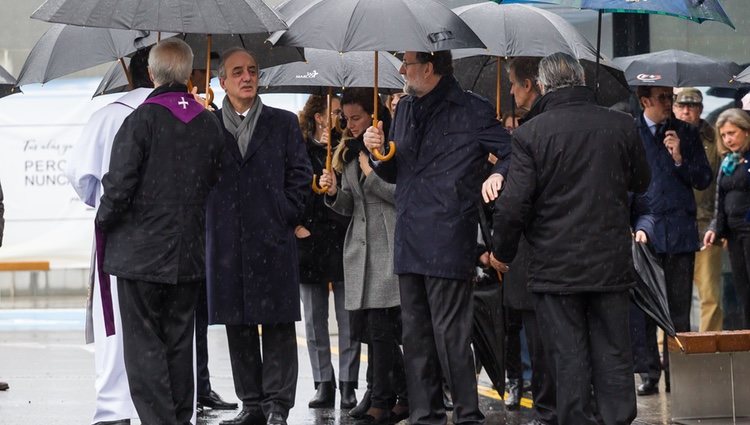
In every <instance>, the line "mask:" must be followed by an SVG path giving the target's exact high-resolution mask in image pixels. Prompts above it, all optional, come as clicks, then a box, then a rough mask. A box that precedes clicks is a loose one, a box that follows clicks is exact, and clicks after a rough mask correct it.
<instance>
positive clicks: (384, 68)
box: [258, 49, 404, 94]
mask: <svg viewBox="0 0 750 425" xmlns="http://www.w3.org/2000/svg"><path fill="white" fill-rule="evenodd" d="M378 56H379V60H378V87H379V88H380V89H385V90H401V89H403V87H404V79H403V78H402V77H401V74H399V68H401V61H399V60H398V59H397V58H396V57H395V56H393V55H392V54H390V53H386V52H379V53H378ZM305 57H306V58H307V61H306V62H293V63H288V64H286V65H279V66H274V67H271V68H264V69H262V70H261V73H260V81H259V82H258V86H259V87H260V88H261V89H262V90H263V91H265V92H284V93H315V94H324V92H325V90H324V89H325V88H327V87H334V88H342V89H343V88H347V87H373V72H372V70H373V68H374V67H375V58H374V56H373V54H372V53H369V52H349V53H337V52H334V51H331V50H320V49H305Z"/></svg>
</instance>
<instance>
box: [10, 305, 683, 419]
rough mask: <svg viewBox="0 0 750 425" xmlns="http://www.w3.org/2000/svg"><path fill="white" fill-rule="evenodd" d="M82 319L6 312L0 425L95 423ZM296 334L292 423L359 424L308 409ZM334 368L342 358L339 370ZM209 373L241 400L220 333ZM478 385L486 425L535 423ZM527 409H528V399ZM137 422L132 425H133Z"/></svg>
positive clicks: (661, 414)
mask: <svg viewBox="0 0 750 425" xmlns="http://www.w3.org/2000/svg"><path fill="white" fill-rule="evenodd" d="M82 312H83V310H81V309H45V310H31V309H29V310H0V381H6V382H8V383H9V384H10V390H8V391H0V425H42V424H43V425H58V424H59V425H74V424H75V425H86V424H90V423H91V416H92V414H93V409H94V354H93V345H86V344H84V341H83V331H82V329H83V317H82V314H83V313H82ZM297 335H298V342H299V344H298V345H299V361H300V363H299V381H298V387H297V400H296V405H295V407H294V408H293V409H292V411H291V412H290V416H289V424H290V425H292V424H321V425H323V424H340V425H347V424H353V423H354V421H353V420H352V419H351V418H349V417H348V415H347V414H346V412H345V411H342V410H339V409H309V408H308V407H307V401H308V400H309V399H310V398H311V397H312V395H313V393H314V388H313V378H312V371H311V369H310V362H309V359H308V355H307V349H306V348H305V346H304V344H305V340H304V328H303V326H302V323H298V326H297ZM334 341H335V339H334ZM364 351H366V350H363V352H364ZM334 354H335V350H334ZM363 360H364V359H363ZM335 361H336V356H334V367H335V368H336V369H337V365H336V364H335ZM365 368H366V364H365V362H364V361H363V363H362V367H361V370H360V389H359V390H357V395H358V396H361V395H362V394H363V393H364V387H365V382H364V374H365ZM209 369H210V372H211V384H212V386H213V389H214V390H215V391H216V392H218V393H219V394H220V395H221V396H222V397H223V398H225V399H226V400H234V401H236V400H237V398H236V396H235V395H234V389H233V384H232V376H231V370H230V366H229V354H228V352H227V343H226V336H225V333H224V329H223V327H220V326H215V327H211V329H210V330H209ZM479 382H480V388H479V392H480V395H481V397H480V401H481V407H482V410H483V411H484V413H485V414H486V416H487V424H488V425H501V424H505V425H518V424H523V423H525V422H526V421H528V420H529V419H530V411H529V410H528V409H527V408H522V409H521V410H520V411H516V412H506V411H505V409H504V407H503V404H502V401H501V400H500V399H499V397H498V396H497V394H496V393H495V392H494V391H493V390H491V389H490V388H489V387H490V383H489V379H488V378H487V377H486V375H484V374H482V375H480V380H479ZM337 403H338V400H337ZM524 404H526V405H528V400H525V403H524ZM337 406H338V404H337ZM236 413H237V412H234V411H210V410H207V411H206V412H205V413H204V414H203V415H202V416H200V417H199V422H198V423H199V424H201V425H203V424H205V425H208V424H212V425H213V424H218V423H219V422H220V421H221V420H223V419H228V418H231V417H233V416H234V415H235V414H236ZM668 418H669V397H668V395H666V394H664V392H663V388H662V392H661V393H660V394H659V395H655V396H650V397H639V398H638V419H637V420H636V422H635V423H636V424H649V425H656V424H668V423H669V420H668ZM138 423H139V422H138V421H133V425H136V424H138ZM405 423H406V421H404V422H403V423H402V424H405Z"/></svg>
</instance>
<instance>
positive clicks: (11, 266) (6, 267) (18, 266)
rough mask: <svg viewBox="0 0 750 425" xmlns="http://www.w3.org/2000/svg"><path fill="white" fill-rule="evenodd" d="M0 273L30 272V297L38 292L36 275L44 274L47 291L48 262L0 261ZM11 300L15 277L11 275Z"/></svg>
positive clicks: (13, 293) (14, 291) (14, 287)
mask: <svg viewBox="0 0 750 425" xmlns="http://www.w3.org/2000/svg"><path fill="white" fill-rule="evenodd" d="M0 272H32V274H31V280H30V282H29V289H30V290H31V294H32V295H36V294H37V293H38V291H39V279H38V273H40V272H43V273H44V277H45V279H44V284H45V289H49V274H48V272H49V261H0ZM10 296H11V298H13V297H15V296H16V275H15V273H13V280H12V282H11V287H10Z"/></svg>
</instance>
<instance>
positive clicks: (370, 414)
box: [354, 407, 394, 425]
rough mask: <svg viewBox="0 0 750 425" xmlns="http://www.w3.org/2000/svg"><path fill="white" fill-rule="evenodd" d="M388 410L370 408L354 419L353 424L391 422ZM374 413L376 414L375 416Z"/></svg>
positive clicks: (367, 424)
mask: <svg viewBox="0 0 750 425" xmlns="http://www.w3.org/2000/svg"><path fill="white" fill-rule="evenodd" d="M390 413H391V412H390V410H384V409H377V408H374V407H373V408H371V409H370V410H368V411H367V413H365V414H364V416H362V417H361V418H359V419H357V420H355V421H354V425H385V424H392V423H394V422H391V415H390ZM375 415H378V416H377V417H376V416H375Z"/></svg>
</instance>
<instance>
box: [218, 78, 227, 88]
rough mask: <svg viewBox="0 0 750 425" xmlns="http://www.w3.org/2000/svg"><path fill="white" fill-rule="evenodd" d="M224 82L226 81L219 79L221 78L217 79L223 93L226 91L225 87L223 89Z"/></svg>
mask: <svg viewBox="0 0 750 425" xmlns="http://www.w3.org/2000/svg"><path fill="white" fill-rule="evenodd" d="M224 81H226V78H221V77H219V85H220V86H221V88H222V89H223V90H224V91H226V90H227V88H226V87H224Z"/></svg>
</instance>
